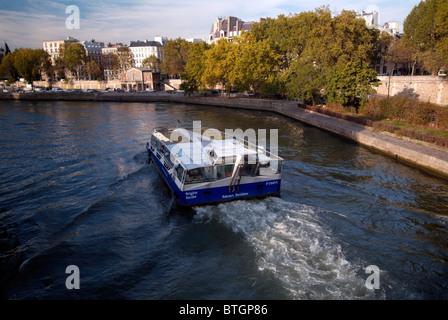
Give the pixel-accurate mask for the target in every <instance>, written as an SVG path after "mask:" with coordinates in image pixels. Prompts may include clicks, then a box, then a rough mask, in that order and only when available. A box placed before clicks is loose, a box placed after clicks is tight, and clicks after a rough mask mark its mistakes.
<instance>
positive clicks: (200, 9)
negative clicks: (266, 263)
mask: <svg viewBox="0 0 448 320" xmlns="http://www.w3.org/2000/svg"><path fill="white" fill-rule="evenodd" d="M419 2H420V0H392V1H391V0H369V1H367V0H323V1H322V0H168V1H163V0H124V1H118V0H94V1H93V0H90V1H89V0H68V1H64V0H41V1H36V0H0V45H3V42H4V41H6V42H7V43H8V46H9V47H10V48H11V50H13V49H15V48H42V41H45V40H62V39H65V38H66V37H67V36H72V37H74V38H76V39H78V40H80V41H82V40H91V39H95V40H96V41H101V42H105V43H108V42H110V43H118V42H121V43H124V44H129V43H130V41H135V40H145V39H147V40H154V37H156V36H163V37H167V38H168V39H175V38H178V37H180V38H184V39H190V38H200V39H201V38H202V39H206V38H207V37H208V34H209V32H210V29H211V26H212V23H213V22H215V21H216V20H217V18H218V17H227V16H234V17H238V18H240V19H242V20H243V21H259V19H260V18H266V17H271V18H276V17H277V16H278V15H280V14H284V15H288V14H290V13H300V12H303V11H314V10H315V9H316V8H318V7H320V6H323V5H328V6H329V8H330V11H331V12H333V13H334V14H338V13H339V12H341V11H342V10H354V11H356V12H360V11H361V10H364V11H366V12H371V11H372V9H376V10H377V11H378V12H379V24H380V25H383V24H384V23H386V22H389V21H398V22H399V26H400V31H402V30H403V21H404V20H405V19H406V16H407V15H408V14H409V13H410V12H411V10H412V8H413V7H414V6H415V5H417V4H418V3H419ZM70 5H75V6H76V7H77V8H79V29H75V28H73V26H75V25H74V21H75V20H73V18H74V17H75V16H74V12H73V11H71V10H69V11H66V10H67V7H68V6H70ZM66 12H67V13H66ZM67 22H68V24H67Z"/></svg>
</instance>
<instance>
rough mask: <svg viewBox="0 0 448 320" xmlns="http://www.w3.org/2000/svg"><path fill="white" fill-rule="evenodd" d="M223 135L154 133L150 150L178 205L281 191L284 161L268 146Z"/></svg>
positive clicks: (266, 194) (249, 196)
mask: <svg viewBox="0 0 448 320" xmlns="http://www.w3.org/2000/svg"><path fill="white" fill-rule="evenodd" d="M218 132H219V131H218ZM221 134H222V136H221V137H222V138H221V139H216V138H215V137H213V138H211V137H208V136H206V135H203V134H200V133H196V132H193V131H190V130H186V129H174V130H167V132H164V133H162V132H161V131H158V130H154V132H153V133H152V135H151V141H150V142H148V143H147V144H146V148H147V150H148V153H149V155H150V158H151V160H152V162H153V163H154V164H155V166H156V168H157V169H158V171H159V173H160V175H161V176H162V178H163V179H164V180H165V182H166V184H167V185H168V187H169V188H170V189H171V192H172V193H173V195H174V197H175V199H176V201H177V203H178V204H180V205H184V206H194V205H202V204H210V203H218V202H224V201H230V200H237V199H246V198H254V197H265V196H269V195H279V194H280V183H281V170H282V163H283V159H282V158H280V157H278V156H276V155H274V154H272V153H270V152H268V151H267V150H266V148H264V147H263V146H257V145H254V144H252V143H249V142H248V141H245V140H241V139H238V138H237V137H235V136H233V137H229V136H227V135H226V134H225V133H221ZM173 137H174V138H173ZM179 140H180V141H179Z"/></svg>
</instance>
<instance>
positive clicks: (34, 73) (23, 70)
mask: <svg viewBox="0 0 448 320" xmlns="http://www.w3.org/2000/svg"><path fill="white" fill-rule="evenodd" d="M14 67H15V68H16V70H17V72H18V73H19V74H20V75H21V76H22V77H23V78H24V79H25V80H26V81H27V82H28V83H30V84H32V83H33V81H34V80H38V79H40V78H41V75H42V73H47V74H48V73H49V72H50V67H51V62H50V57H49V55H48V53H47V52H45V51H44V50H43V49H29V48H26V49H19V50H17V51H16V52H15V53H14Z"/></svg>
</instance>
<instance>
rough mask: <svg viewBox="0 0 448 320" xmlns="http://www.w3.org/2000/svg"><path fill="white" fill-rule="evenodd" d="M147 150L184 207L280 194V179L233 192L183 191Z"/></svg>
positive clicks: (245, 185) (225, 188)
mask: <svg viewBox="0 0 448 320" xmlns="http://www.w3.org/2000/svg"><path fill="white" fill-rule="evenodd" d="M147 150H148V153H149V155H150V157H151V160H152V162H153V163H154V164H155V166H156V168H157V170H158V171H159V173H160V175H161V176H162V178H163V179H164V181H165V183H166V184H167V185H168V187H169V188H170V190H171V192H172V193H173V194H174V196H175V197H176V200H177V203H178V204H180V205H183V206H195V205H203V204H212V203H219V202H226V201H232V200H237V199H246V198H258V197H266V196H271V195H279V194H280V183H281V180H280V179H276V180H269V181H263V182H255V183H243V184H240V185H239V188H238V187H235V190H233V187H232V188H231V190H230V191H229V187H228V186H223V187H214V188H207V189H195V190H189V191H182V190H180V189H179V187H178V186H177V185H176V183H175V182H174V181H173V179H172V178H171V176H170V174H169V172H168V170H167V169H166V168H165V167H164V166H163V164H162V163H161V162H160V160H159V159H158V158H157V157H156V156H155V154H154V153H153V152H152V151H151V150H150V149H149V148H147Z"/></svg>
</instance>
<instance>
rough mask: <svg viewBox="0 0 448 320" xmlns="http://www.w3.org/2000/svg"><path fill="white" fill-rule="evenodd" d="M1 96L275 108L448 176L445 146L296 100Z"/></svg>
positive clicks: (46, 94) (155, 95)
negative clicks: (316, 109) (326, 112)
mask: <svg viewBox="0 0 448 320" xmlns="http://www.w3.org/2000/svg"><path fill="white" fill-rule="evenodd" d="M0 100H53V101H64V100H66V101H68V100H72V101H96V102H109V101H110V102H112V101H115V102H174V103H186V104H187V103H188V104H197V105H207V106H217V107H227V108H241V109H253V110H260V111H269V112H275V113H278V114H281V115H284V116H287V117H289V118H292V119H295V120H298V121H300V122H304V123H307V124H310V125H312V126H315V127H318V128H320V129H323V130H326V131H329V132H332V133H335V134H337V135H340V136H342V137H344V138H347V139H350V140H353V141H356V142H358V143H360V144H362V145H364V146H366V147H369V148H371V149H374V150H377V151H380V152H382V153H384V154H387V155H389V156H391V157H393V158H394V159H396V160H398V161H401V162H404V163H407V164H410V165H413V166H416V167H419V168H421V169H424V170H425V171H428V172H431V173H433V174H437V175H440V176H443V177H445V178H448V150H446V149H441V148H436V147H433V146H429V145H425V144H423V143H418V144H416V143H414V142H411V141H407V140H404V139H401V138H399V137H396V136H393V135H390V134H383V133H379V132H374V131H373V130H372V129H371V128H369V127H366V126H362V125H358V124H355V123H352V122H349V121H346V120H342V119H336V118H333V117H329V116H327V115H323V114H320V113H316V112H310V111H307V110H305V109H303V108H300V107H299V106H298V104H297V102H294V101H281V100H263V99H246V98H220V97H211V96H209V97H203V96H191V97H189V96H184V95H182V94H167V93H115V92H114V93H93V94H92V93H82V92H81V93H75V92H73V93H72V92H35V93H1V94H0Z"/></svg>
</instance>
